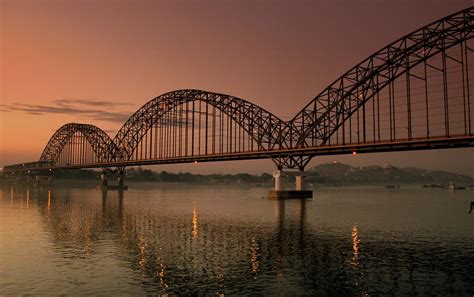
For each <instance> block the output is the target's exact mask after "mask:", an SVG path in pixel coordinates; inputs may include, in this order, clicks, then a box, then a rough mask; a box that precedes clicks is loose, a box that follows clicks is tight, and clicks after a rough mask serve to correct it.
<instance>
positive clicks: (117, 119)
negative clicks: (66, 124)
mask: <svg viewBox="0 0 474 297" xmlns="http://www.w3.org/2000/svg"><path fill="white" fill-rule="evenodd" d="M53 103H55V105H41V104H23V103H17V104H11V105H5V104H1V105H0V111H3V112H11V111H17V112H24V113H27V114H31V115H37V116H41V115H47V114H58V115H75V116H81V117H84V118H87V119H91V120H94V121H105V122H113V123H120V124H123V123H124V122H125V121H126V120H127V119H128V118H129V117H130V116H131V115H132V114H133V112H124V111H110V109H115V107H117V106H128V105H131V104H130V103H115V102H109V101H99V100H85V99H60V100H54V101H53ZM98 107H107V108H108V109H109V110H107V111H106V110H102V109H99V108H98Z"/></svg>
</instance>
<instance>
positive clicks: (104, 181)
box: [100, 172, 109, 189]
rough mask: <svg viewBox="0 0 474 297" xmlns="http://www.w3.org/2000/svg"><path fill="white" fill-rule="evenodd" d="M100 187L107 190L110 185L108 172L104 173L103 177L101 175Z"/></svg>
mask: <svg viewBox="0 0 474 297" xmlns="http://www.w3.org/2000/svg"><path fill="white" fill-rule="evenodd" d="M100 181H101V183H100V185H101V187H102V189H107V187H108V185H109V179H108V177H107V172H103V173H102V174H101V175H100Z"/></svg>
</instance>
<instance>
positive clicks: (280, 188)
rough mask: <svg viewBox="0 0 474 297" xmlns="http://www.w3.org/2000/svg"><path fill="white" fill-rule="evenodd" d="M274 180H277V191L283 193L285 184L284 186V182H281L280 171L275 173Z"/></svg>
mask: <svg viewBox="0 0 474 297" xmlns="http://www.w3.org/2000/svg"><path fill="white" fill-rule="evenodd" d="M273 178H274V179H275V191H282V190H283V184H282V180H281V172H280V170H277V171H274V172H273Z"/></svg>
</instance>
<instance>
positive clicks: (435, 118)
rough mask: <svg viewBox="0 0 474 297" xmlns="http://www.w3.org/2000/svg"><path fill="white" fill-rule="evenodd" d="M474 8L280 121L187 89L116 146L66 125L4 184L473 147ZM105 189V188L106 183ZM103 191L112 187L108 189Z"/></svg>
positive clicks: (138, 120)
mask: <svg viewBox="0 0 474 297" xmlns="http://www.w3.org/2000/svg"><path fill="white" fill-rule="evenodd" d="M473 15H474V8H473V7H469V8H467V9H465V10H463V11H460V12H458V13H455V14H452V15H449V16H447V17H445V18H442V19H440V20H437V21H435V22H432V23H431V24H428V25H426V26H424V27H422V28H420V29H418V30H416V31H414V32H412V33H409V34H407V35H405V36H403V37H401V38H399V39H398V40H396V41H394V42H392V43H390V44H389V45H387V46H385V47H383V48H382V49H380V50H379V51H377V52H375V53H373V54H372V55H370V56H369V57H368V58H366V59H365V60H363V61H362V62H360V63H359V64H357V65H356V66H354V67H353V68H351V69H350V70H348V71H347V72H346V73H344V74H343V75H341V76H340V77H339V78H338V79H336V80H335V81H334V83H332V84H331V85H330V86H328V87H327V88H326V89H324V90H323V91H322V92H321V93H319V94H318V95H317V96H316V97H315V98H314V99H312V100H311V101H310V102H309V103H308V104H307V105H306V106H304V107H303V108H302V109H301V110H300V111H299V112H298V113H297V114H296V115H295V116H294V117H293V118H292V119H291V120H289V121H284V120H282V119H280V118H279V117H278V116H276V115H274V114H272V113H271V112H270V111H267V110H265V109H263V108H261V107H259V106H257V105H255V104H253V103H251V102H249V101H247V100H244V99H240V98H237V97H235V96H231V95H226V94H221V93H215V92H208V91H203V90H194V89H185V90H177V91H172V92H169V93H166V94H163V95H160V96H158V97H156V98H154V99H152V100H150V101H149V102H147V103H146V104H145V105H144V106H143V107H141V108H140V109H139V110H138V111H137V112H135V113H134V114H133V115H131V117H130V118H129V119H128V120H127V122H126V123H125V124H124V125H123V126H122V128H120V130H119V131H118V132H117V134H116V135H115V137H114V138H111V137H110V136H108V135H107V133H105V132H104V131H103V130H101V129H100V128H98V127H96V126H94V125H90V124H78V123H69V124H66V125H64V126H62V127H61V128H59V129H58V130H57V131H56V132H55V133H54V134H53V136H52V137H51V138H50V140H49V142H48V143H47V145H46V147H45V148H44V150H43V153H42V154H41V157H40V159H39V160H38V161H37V162H30V163H23V164H16V165H11V166H5V168H4V170H5V173H6V174H7V175H8V176H21V175H37V176H41V175H42V174H43V175H45V174H48V172H50V171H51V170H58V169H73V168H103V170H104V173H108V172H117V173H118V175H119V176H118V179H119V186H121V185H123V170H124V168H125V167H126V166H136V165H151V164H170V163H191V162H209V161H227V160H247V159H263V158H267V159H271V160H272V161H273V162H274V163H275V165H276V167H277V174H275V190H276V191H282V190H283V189H282V188H281V183H280V182H279V177H280V173H282V172H285V171H290V172H292V173H293V174H296V183H295V184H296V190H298V191H301V190H303V189H304V184H303V178H302V176H303V171H304V169H305V166H306V165H307V164H308V162H309V161H310V160H311V159H312V158H313V157H315V156H320V155H330V154H347V153H370V152H387V151H403V150H420V149H441V148H456V147H472V145H473V144H474V132H473V131H474V120H473V116H474V102H473V101H472V94H474V81H473V80H474V73H472V69H473V68H474V59H473V56H472V55H473V49H474V46H473V44H472V42H473V41H472V37H473V27H474V16H473ZM104 181H106V179H104ZM104 186H106V185H104Z"/></svg>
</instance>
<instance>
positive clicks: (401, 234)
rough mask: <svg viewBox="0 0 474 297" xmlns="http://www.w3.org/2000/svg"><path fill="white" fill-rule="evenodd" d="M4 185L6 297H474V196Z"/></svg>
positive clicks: (0, 253)
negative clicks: (305, 196)
mask: <svg viewBox="0 0 474 297" xmlns="http://www.w3.org/2000/svg"><path fill="white" fill-rule="evenodd" d="M129 185H130V187H131V189H130V190H129V191H126V192H123V193H117V192H109V193H107V194H102V192H101V191H99V190H96V189H95V188H94V186H93V185H92V184H91V185H78V184H74V185H71V184H70V185H62V186H61V185H55V186H53V188H52V189H50V190H48V188H46V187H43V188H38V187H32V186H31V187H29V188H28V187H26V186H19V185H14V186H11V185H3V188H2V191H1V196H0V198H1V203H0V244H1V245H0V294H2V295H20V294H40V295H57V294H72V295H77V294H102V295H114V294H117V293H120V294H136V295H151V294H153V295H157V294H170V295H178V294H199V295H219V294H240V295H248V294H254V295H286V296H294V295H339V296H340V295H344V296H356V295H365V294H368V295H407V294H408V295H414V294H419V293H421V295H433V294H436V295H455V296H472V295H473V294H474V212H473V214H468V211H469V204H470V201H471V200H474V190H472V189H470V190H469V189H468V190H466V191H456V192H450V191H445V190H440V189H421V188H419V187H402V188H401V189H395V190H391V189H384V188H377V187H361V188H326V189H317V190H315V198H313V199H310V200H305V201H300V200H295V201H291V200H288V201H282V202H279V201H270V200H267V199H264V198H263V197H264V196H265V194H266V191H267V190H268V189H267V188H261V187H254V186H248V185H232V186H224V185H207V186H204V185H194V184H177V183H175V184H164V183H160V184H129Z"/></svg>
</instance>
